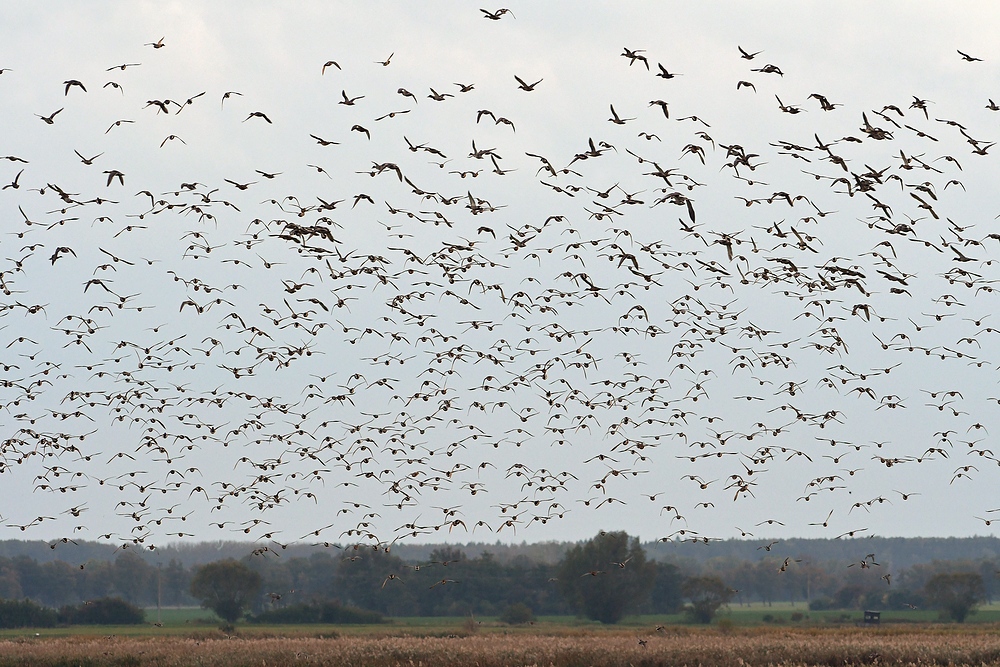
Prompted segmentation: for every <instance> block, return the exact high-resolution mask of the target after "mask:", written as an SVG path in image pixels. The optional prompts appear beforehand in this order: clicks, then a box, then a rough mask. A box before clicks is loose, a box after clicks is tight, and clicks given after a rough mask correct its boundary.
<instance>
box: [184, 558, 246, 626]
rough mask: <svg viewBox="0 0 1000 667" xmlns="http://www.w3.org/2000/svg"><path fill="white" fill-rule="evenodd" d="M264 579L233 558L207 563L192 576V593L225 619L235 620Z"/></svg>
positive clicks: (228, 620) (203, 604) (206, 607)
mask: <svg viewBox="0 0 1000 667" xmlns="http://www.w3.org/2000/svg"><path fill="white" fill-rule="evenodd" d="M262 583H263V580H262V578H261V576H260V575H259V574H257V573H256V572H254V571H253V570H251V569H250V568H249V567H247V566H246V565H244V564H243V563H240V562H239V561H236V560H233V559H232V558H229V559H226V560H220V561H216V562H214V563H207V564H205V565H202V566H201V567H199V568H198V569H197V570H195V573H194V576H193V577H192V578H191V595H192V596H194V597H195V598H196V599H198V600H201V606H202V607H204V608H205V609H211V610H212V611H214V612H215V613H216V615H217V616H219V618H221V619H223V620H224V621H226V622H228V623H232V622H234V621H236V620H237V619H238V618H239V617H240V616H241V615H242V614H243V612H244V610H246V609H248V608H249V607H250V604H251V603H252V602H253V599H254V597H256V595H257V594H258V593H259V592H260V587H261V584H262Z"/></svg>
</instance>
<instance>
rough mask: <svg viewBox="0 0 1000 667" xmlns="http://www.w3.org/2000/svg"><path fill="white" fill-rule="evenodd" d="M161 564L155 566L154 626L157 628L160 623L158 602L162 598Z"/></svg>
mask: <svg viewBox="0 0 1000 667" xmlns="http://www.w3.org/2000/svg"><path fill="white" fill-rule="evenodd" d="M162 574H163V563H157V564H156V625H157V626H159V625H160V624H161V623H162V621H161V620H160V600H161V598H162V597H163V577H162Z"/></svg>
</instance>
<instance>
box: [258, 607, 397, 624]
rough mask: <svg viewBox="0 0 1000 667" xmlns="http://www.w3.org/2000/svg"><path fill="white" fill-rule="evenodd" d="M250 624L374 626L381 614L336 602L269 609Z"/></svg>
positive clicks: (379, 619) (378, 621) (379, 620)
mask: <svg viewBox="0 0 1000 667" xmlns="http://www.w3.org/2000/svg"><path fill="white" fill-rule="evenodd" d="M250 620H251V622H252V623H275V624H289V625H290V624H296V623H335V624H342V625H347V624H374V623H382V622H383V621H384V619H383V618H382V614H380V613H378V612H377V611H369V610H367V609H358V608H357V607H345V606H344V605H341V604H339V603H337V602H322V603H318V604H317V603H300V604H293V605H289V606H287V607H282V608H280V609H270V610H268V611H265V612H262V613H260V614H257V615H256V616H254V617H253V618H252V619H250Z"/></svg>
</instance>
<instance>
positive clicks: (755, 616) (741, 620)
mask: <svg viewBox="0 0 1000 667" xmlns="http://www.w3.org/2000/svg"><path fill="white" fill-rule="evenodd" d="M861 616H862V614H861V612H860V611H841V610H832V611H809V610H808V609H807V608H806V606H805V605H804V604H802V603H798V604H792V603H787V602H785V603H775V604H773V605H771V606H767V605H762V604H753V605H744V606H739V605H732V606H730V607H728V608H723V609H722V610H720V612H719V613H718V614H717V616H716V620H715V622H714V624H713V627H714V628H715V629H720V628H721V629H724V630H740V629H753V628H774V629H776V630H777V629H784V630H789V631H794V630H796V629H801V630H807V629H820V628H828V629H829V628H836V627H854V626H855V625H857V624H858V623H859V622H860V621H861ZM157 617H158V615H157V610H156V609H155V608H150V609H146V619H147V623H146V624H145V625H125V626H72V627H57V628H39V629H30V630H27V629H13V630H0V640H2V639H15V638H25V637H36V636H37V637H39V638H46V637H48V638H55V637H73V636H79V637H88V636H91V637H94V636H101V637H103V636H110V635H114V636H117V637H136V638H138V637H156V636H172V637H195V636H201V637H213V636H221V634H220V633H219V630H218V628H219V625H220V623H221V622H220V621H219V619H218V618H217V617H216V616H215V615H214V614H213V613H212V612H210V611H208V610H205V609H200V608H198V607H186V608H164V609H161V610H160V612H159V619H160V623H159V625H157ZM882 625H883V626H903V627H905V626H918V627H923V626H927V627H935V628H939V627H947V625H948V624H942V623H940V622H939V617H938V613H937V612H936V611H933V610H922V609H917V610H905V611H886V612H883V613H882ZM952 625H953V624H952ZM965 625H966V626H968V627H970V628H973V629H976V628H982V627H991V626H992V627H1000V604H994V605H984V606H982V607H981V608H980V609H979V610H978V611H977V612H976V613H975V614H973V615H971V616H970V617H969V619H968V620H967V622H966V624H965ZM657 626H666V627H670V628H674V629H680V630H697V629H698V626H696V625H693V624H691V623H690V622H689V621H688V619H687V618H686V617H685V616H684V615H683V614H671V615H640V616H627V617H625V618H624V619H623V620H622V622H621V623H619V624H617V625H615V626H605V625H602V624H601V623H598V622H596V621H590V620H587V619H583V618H576V617H573V616H541V617H539V618H538V619H537V620H536V622H535V623H533V624H531V625H523V626H510V625H507V624H505V623H501V622H500V621H499V620H497V619H496V618H495V617H488V616H486V617H475V618H471V617H468V616H464V617H463V616H433V617H397V618H388V619H386V622H385V623H382V624H377V625H326V624H316V625H256V624H248V623H239V624H237V625H236V629H237V632H238V634H239V635H240V636H243V637H264V636H274V635H295V636H303V637H304V636H310V637H333V636H355V637H363V636H369V637H390V636H414V637H447V636H449V635H456V634H458V635H466V634H470V633H473V632H474V633H475V634H482V635H509V634H516V635H561V634H566V633H587V634H594V635H613V634H616V633H620V632H641V631H643V630H645V629H649V628H655V627H657Z"/></svg>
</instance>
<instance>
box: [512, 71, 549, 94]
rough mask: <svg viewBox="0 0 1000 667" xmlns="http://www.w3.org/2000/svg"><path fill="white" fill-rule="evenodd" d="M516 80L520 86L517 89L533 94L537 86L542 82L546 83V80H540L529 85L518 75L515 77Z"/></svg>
mask: <svg viewBox="0 0 1000 667" xmlns="http://www.w3.org/2000/svg"><path fill="white" fill-rule="evenodd" d="M514 80H515V81H517V84H518V85H517V87H518V89H520V90H524V91H527V92H529V93H530V92H532V91H533V90H534V89H535V86H537V85H538V84H540V83H541V82H542V81H544V79H539V80H538V81H536V82H534V83H527V82H526V81H525V80H524V79H522V78H521V77H519V76H517V75H516V74H515V75H514Z"/></svg>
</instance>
